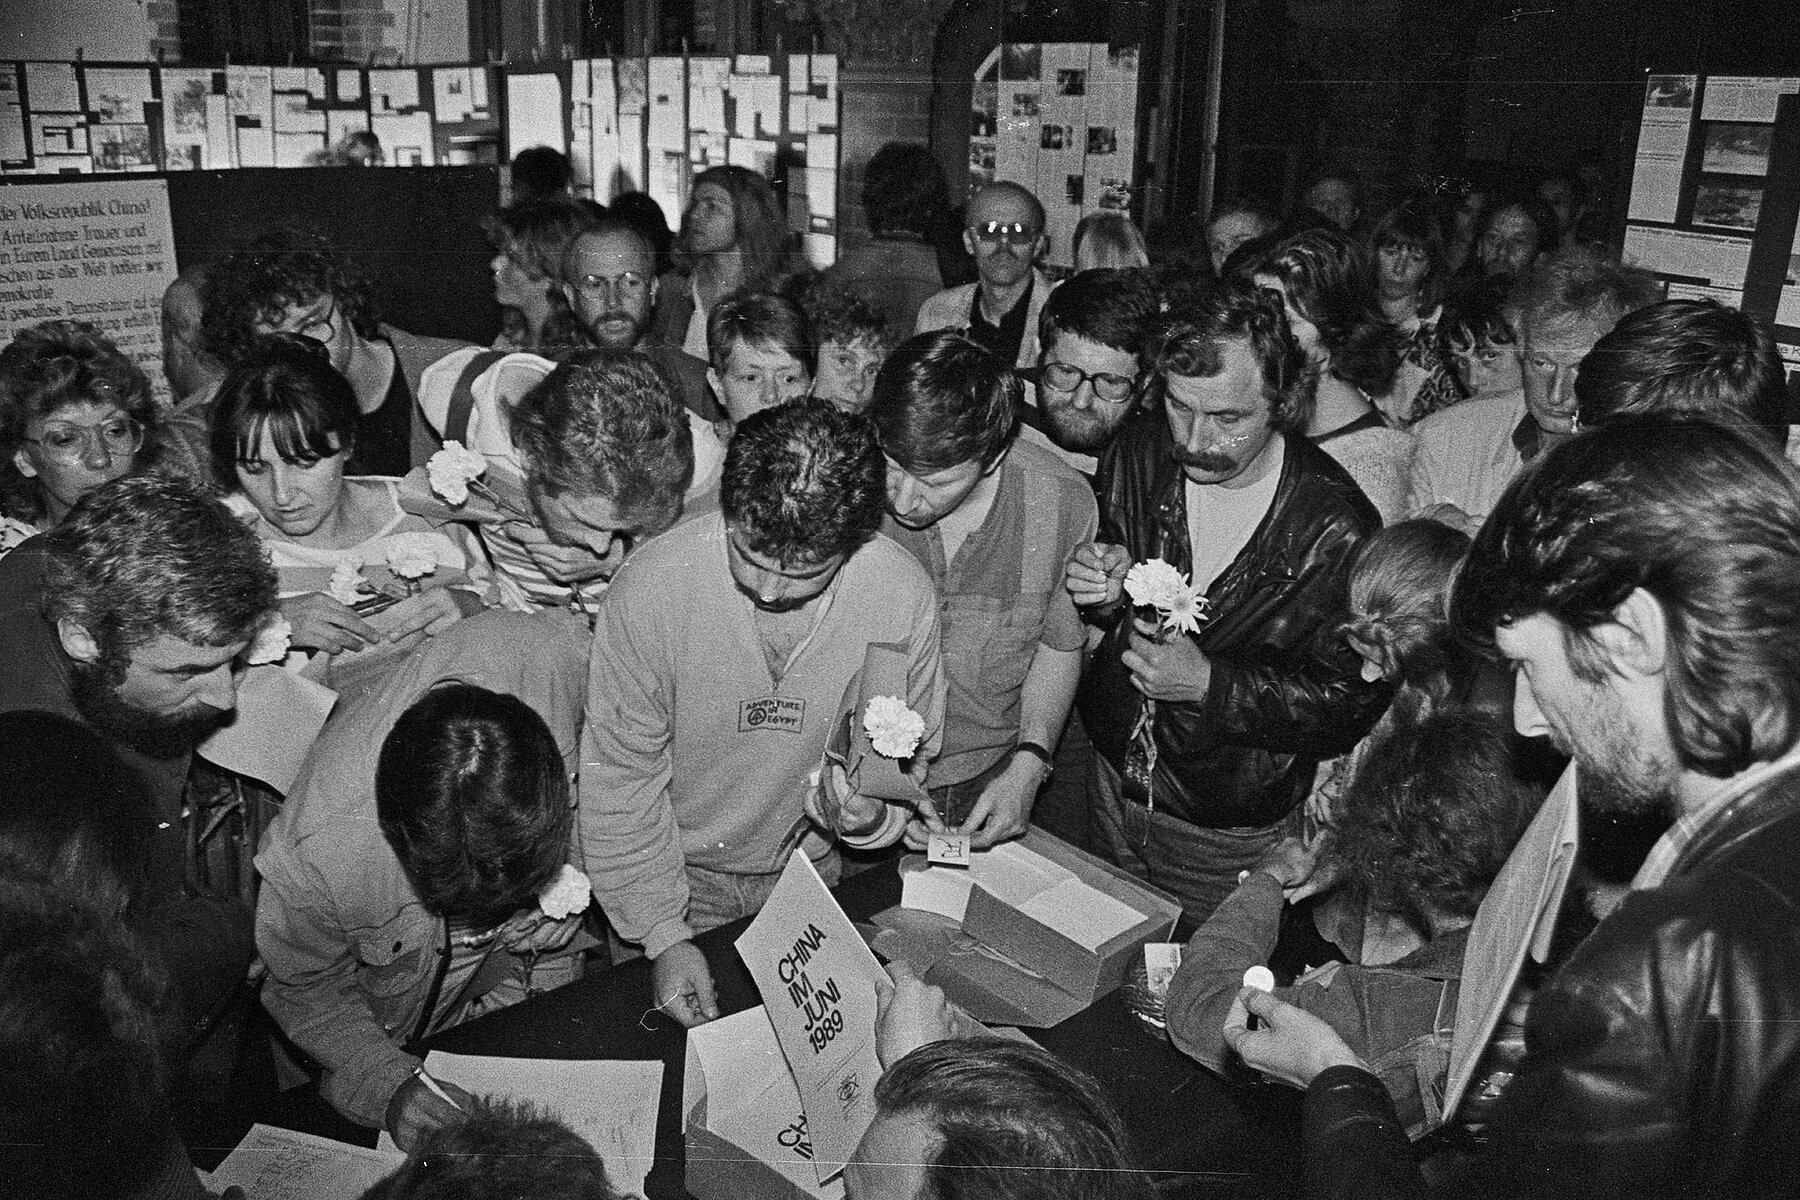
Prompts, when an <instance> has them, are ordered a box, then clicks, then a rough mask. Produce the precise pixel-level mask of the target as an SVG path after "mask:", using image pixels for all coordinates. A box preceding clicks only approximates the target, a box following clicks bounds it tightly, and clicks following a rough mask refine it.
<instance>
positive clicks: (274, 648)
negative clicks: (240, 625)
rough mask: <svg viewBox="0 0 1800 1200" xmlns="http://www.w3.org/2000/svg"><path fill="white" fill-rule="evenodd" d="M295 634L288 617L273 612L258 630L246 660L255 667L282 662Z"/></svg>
mask: <svg viewBox="0 0 1800 1200" xmlns="http://www.w3.org/2000/svg"><path fill="white" fill-rule="evenodd" d="M293 636H294V627H293V626H292V625H291V624H289V623H288V619H287V618H286V617H284V616H282V615H281V614H280V613H275V614H273V615H272V616H271V617H270V618H269V619H268V620H267V621H264V622H263V623H262V627H261V628H259V629H258V630H257V631H256V638H255V640H253V641H252V642H251V643H250V649H249V651H248V652H247V653H246V654H245V655H244V661H245V662H246V663H248V664H249V665H251V666H253V667H260V666H263V665H264V664H266V663H278V662H280V661H281V660H282V659H284V658H286V657H287V652H288V646H289V644H290V643H291V642H292V640H293Z"/></svg>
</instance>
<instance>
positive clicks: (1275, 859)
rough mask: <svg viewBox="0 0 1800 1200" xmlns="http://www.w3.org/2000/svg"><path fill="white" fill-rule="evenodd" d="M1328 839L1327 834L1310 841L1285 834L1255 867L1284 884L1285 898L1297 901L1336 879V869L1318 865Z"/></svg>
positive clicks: (1324, 888)
mask: <svg viewBox="0 0 1800 1200" xmlns="http://www.w3.org/2000/svg"><path fill="white" fill-rule="evenodd" d="M1328 838H1329V835H1326V836H1325V837H1319V838H1315V839H1313V840H1312V841H1311V842H1308V841H1306V839H1304V838H1299V837H1294V836H1292V835H1290V836H1288V837H1284V838H1282V839H1281V840H1280V841H1279V842H1276V843H1275V844H1274V845H1273V846H1270V847H1269V848H1268V849H1267V850H1265V851H1263V856H1262V858H1260V859H1258V860H1257V863H1256V866H1255V867H1254V868H1252V869H1253V870H1257V871H1264V872H1267V873H1268V874H1270V875H1273V876H1274V877H1275V878H1276V880H1277V881H1278V882H1279V883H1280V884H1281V894H1282V898H1283V899H1285V900H1286V901H1287V902H1288V903H1289V904H1294V903H1297V902H1299V901H1301V900H1304V899H1306V898H1307V897H1308V896H1312V895H1316V894H1318V893H1319V892H1323V891H1326V890H1328V889H1329V888H1330V887H1331V885H1332V884H1334V883H1336V882H1337V872H1336V871H1334V870H1333V869H1332V868H1331V867H1329V866H1326V867H1324V868H1321V867H1320V865H1319V858H1320V851H1321V850H1322V849H1324V847H1325V845H1326V844H1327V841H1328Z"/></svg>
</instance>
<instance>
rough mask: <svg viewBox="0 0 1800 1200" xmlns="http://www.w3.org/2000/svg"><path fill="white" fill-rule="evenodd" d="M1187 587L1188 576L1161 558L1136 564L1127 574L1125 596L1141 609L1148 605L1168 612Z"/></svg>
mask: <svg viewBox="0 0 1800 1200" xmlns="http://www.w3.org/2000/svg"><path fill="white" fill-rule="evenodd" d="M1186 586H1187V576H1186V575H1183V574H1182V573H1181V572H1180V571H1177V570H1176V569H1175V568H1174V567H1171V566H1170V565H1169V564H1168V563H1166V562H1164V561H1163V560H1162V559H1160V558H1153V559H1150V560H1149V561H1148V562H1141V563H1136V564H1134V565H1133V566H1132V568H1131V570H1129V571H1127V572H1126V573H1125V594H1126V595H1127V596H1130V597H1131V602H1132V604H1134V605H1137V606H1139V607H1142V606H1145V605H1148V606H1150V607H1152V608H1156V609H1160V610H1162V611H1163V612H1167V611H1168V610H1169V609H1170V607H1171V606H1173V605H1174V603H1175V596H1176V594H1177V593H1178V592H1180V591H1181V589H1182V588H1184V587H1186Z"/></svg>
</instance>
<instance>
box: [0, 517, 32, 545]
mask: <svg viewBox="0 0 1800 1200" xmlns="http://www.w3.org/2000/svg"><path fill="white" fill-rule="evenodd" d="M37 532H38V530H37V526H35V525H30V524H27V523H26V522H24V521H20V520H17V519H16V518H13V517H0V552H4V551H7V550H11V549H12V548H13V547H14V546H17V545H18V544H19V543H20V542H23V541H24V540H25V539H26V538H29V537H35V536H37Z"/></svg>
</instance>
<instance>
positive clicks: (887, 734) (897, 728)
mask: <svg viewBox="0 0 1800 1200" xmlns="http://www.w3.org/2000/svg"><path fill="white" fill-rule="evenodd" d="M863 729H864V731H865V732H867V733H868V735H869V744H870V745H872V746H874V747H875V753H877V754H879V755H881V756H882V757H883V758H911V757H912V756H913V752H914V751H915V750H917V749H918V748H919V741H920V740H921V739H922V738H924V736H925V718H924V717H921V716H920V715H919V714H918V713H916V712H914V711H913V710H912V709H910V708H908V707H907V706H906V701H904V700H902V699H900V698H899V697H898V696H871V697H870V698H869V704H868V707H867V708H865V709H864V710H863Z"/></svg>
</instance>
